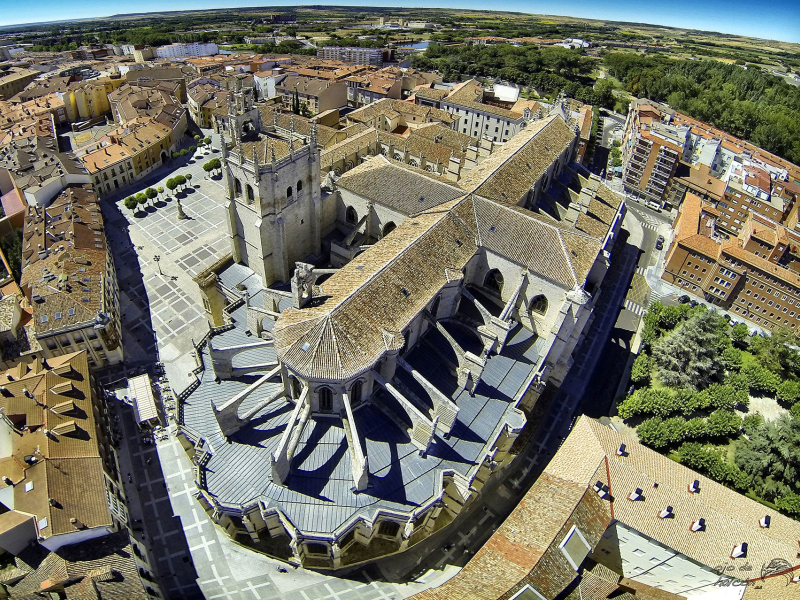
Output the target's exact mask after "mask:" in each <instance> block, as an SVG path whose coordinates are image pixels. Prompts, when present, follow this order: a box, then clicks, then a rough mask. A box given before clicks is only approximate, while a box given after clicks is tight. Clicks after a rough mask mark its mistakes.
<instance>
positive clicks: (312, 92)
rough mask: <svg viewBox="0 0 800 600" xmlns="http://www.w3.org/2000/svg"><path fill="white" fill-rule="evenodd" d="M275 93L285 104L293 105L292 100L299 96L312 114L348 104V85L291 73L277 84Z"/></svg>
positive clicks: (301, 102)
mask: <svg viewBox="0 0 800 600" xmlns="http://www.w3.org/2000/svg"><path fill="white" fill-rule="evenodd" d="M275 93H276V94H277V95H278V96H280V97H281V99H282V101H283V104H284V105H285V106H292V100H293V99H294V98H295V97H296V98H298V99H299V100H300V104H301V106H302V105H303V104H305V105H306V106H307V107H308V110H309V111H310V112H311V114H318V113H321V112H325V111H326V110H331V109H334V108H341V107H343V106H347V86H346V85H345V84H344V83H339V82H333V81H325V80H321V79H309V78H308V77H299V76H296V75H289V76H287V77H286V78H284V80H283V81H281V82H280V83H278V84H277V85H276V86H275Z"/></svg>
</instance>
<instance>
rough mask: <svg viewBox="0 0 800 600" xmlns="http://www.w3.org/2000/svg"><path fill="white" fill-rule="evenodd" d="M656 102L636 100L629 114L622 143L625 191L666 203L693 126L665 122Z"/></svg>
mask: <svg viewBox="0 0 800 600" xmlns="http://www.w3.org/2000/svg"><path fill="white" fill-rule="evenodd" d="M663 116H664V115H663V113H662V112H661V111H660V110H659V109H658V108H656V107H655V106H653V105H652V104H646V103H641V104H636V103H634V106H633V107H632V108H631V111H630V113H629V114H628V120H627V123H626V125H625V135H624V138H623V143H622V157H623V166H624V169H623V175H622V182H623V185H624V187H625V192H626V193H628V194H629V195H630V196H632V197H633V198H634V199H636V200H639V201H641V202H652V203H655V204H658V205H659V206H662V205H663V204H664V201H665V199H666V193H667V189H668V188H669V184H670V180H671V178H672V176H673V175H674V174H675V171H676V170H677V168H678V165H679V162H680V160H682V159H683V158H685V157H687V150H688V149H689V148H690V144H689V142H690V138H689V128H688V127H685V126H684V127H679V126H674V125H671V124H670V123H669V122H662V117H663Z"/></svg>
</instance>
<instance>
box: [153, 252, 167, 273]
mask: <svg viewBox="0 0 800 600" xmlns="http://www.w3.org/2000/svg"><path fill="white" fill-rule="evenodd" d="M153 260H154V261H156V265H157V266H158V274H159V275H163V274H164V273H162V272H161V257H160V256H159V255H158V254H156V255H155V256H154V257H153Z"/></svg>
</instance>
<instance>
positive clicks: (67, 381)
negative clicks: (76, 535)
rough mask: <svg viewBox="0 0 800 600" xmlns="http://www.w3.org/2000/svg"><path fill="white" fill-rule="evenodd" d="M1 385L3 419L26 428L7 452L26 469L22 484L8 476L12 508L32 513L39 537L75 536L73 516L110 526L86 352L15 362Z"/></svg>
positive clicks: (89, 524)
mask: <svg viewBox="0 0 800 600" xmlns="http://www.w3.org/2000/svg"><path fill="white" fill-rule="evenodd" d="M0 380H2V384H3V387H4V389H5V392H4V394H3V395H2V396H0V406H2V408H3V412H4V414H5V415H7V416H8V417H9V418H10V419H11V421H12V422H14V423H17V424H19V427H20V428H21V427H22V426H23V425H24V426H26V427H27V429H26V430H22V431H21V433H20V435H19V436H15V437H14V439H13V445H12V449H11V456H13V457H14V460H15V461H17V462H18V464H20V465H24V467H23V470H22V472H21V473H20V475H19V476H20V479H18V480H14V479H13V477H12V482H13V483H12V485H13V488H14V489H13V498H14V503H13V509H14V510H17V511H20V512H23V513H27V514H30V515H35V517H36V519H37V521H38V522H39V535H40V536H42V537H44V538H49V537H52V536H54V535H60V534H64V533H71V532H75V531H77V529H76V525H75V524H73V522H72V521H71V519H73V518H75V519H77V520H78V522H79V523H82V524H83V525H85V526H86V527H90V528H92V527H100V526H111V525H112V523H113V521H112V519H111V513H110V512H109V507H108V501H107V499H106V482H105V475H104V467H103V460H102V458H101V456H100V449H99V444H100V443H102V442H100V441H99V440H98V437H97V436H98V427H99V424H98V423H97V422H96V420H95V414H96V412H95V400H94V392H93V389H92V382H91V379H90V378H89V368H88V363H87V358H86V353H85V352H79V353H75V354H69V355H65V356H61V357H58V358H50V359H48V361H47V363H43V362H42V361H41V360H39V359H35V360H34V361H32V362H29V363H20V364H19V365H18V366H17V367H14V368H13V369H10V370H8V371H6V372H5V373H0ZM26 390H27V394H26ZM45 430H47V431H48V433H45ZM26 456H33V457H34V459H35V460H34V462H33V463H28V462H26V461H25V460H24V457H26ZM0 487H8V486H7V484H6V483H0ZM29 488H30V489H29ZM50 499H53V502H52V503H51V502H50Z"/></svg>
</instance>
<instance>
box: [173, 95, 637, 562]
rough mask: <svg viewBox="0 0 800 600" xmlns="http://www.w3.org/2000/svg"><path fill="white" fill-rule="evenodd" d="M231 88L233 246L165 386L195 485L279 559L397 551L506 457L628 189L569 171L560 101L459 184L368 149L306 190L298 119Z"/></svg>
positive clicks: (212, 278)
mask: <svg viewBox="0 0 800 600" xmlns="http://www.w3.org/2000/svg"><path fill="white" fill-rule="evenodd" d="M231 96H232V97H231V102H230V105H229V107H228V114H227V116H225V117H224V118H220V120H219V122H218V125H219V127H220V131H222V132H223V135H224V137H223V142H222V146H223V147H222V152H223V172H224V178H225V183H226V186H227V193H228V198H229V202H228V215H229V224H228V226H229V231H230V236H231V252H230V254H229V255H227V256H225V257H222V258H221V259H220V260H218V261H217V263H215V264H214V265H212V266H211V267H209V268H208V269H206V270H205V271H203V272H201V273H199V274H198V275H197V277H196V278H195V281H196V282H197V284H198V285H199V287H200V290H201V293H202V294H203V297H204V305H205V307H206V310H207V313H208V319H209V323H210V331H209V334H208V335H207V336H206V337H205V338H204V339H203V340H202V341H201V342H200V343H199V344H198V345H197V346H196V359H197V368H196V369H195V370H194V372H193V373H194V374H195V376H196V381H194V382H193V383H192V385H191V386H189V388H187V389H186V390H184V392H182V393H181V394H180V395H179V401H180V434H179V436H180V439H181V440H182V444H183V446H184V448H185V449H186V451H187V453H188V454H189V455H190V456H191V457H192V460H193V462H194V463H195V465H196V468H197V473H196V481H197V488H198V489H197V494H196V496H197V498H198V500H199V502H200V504H201V505H202V506H203V507H204V509H205V510H206V511H207V512H208V513H209V515H211V516H212V518H213V519H214V521H215V522H216V523H218V524H219V526H220V527H222V528H224V529H225V531H226V532H227V533H228V534H229V535H230V536H231V537H233V538H235V539H237V540H238V541H240V542H241V543H242V544H245V545H248V546H250V547H252V548H254V549H256V550H258V551H261V552H266V553H267V554H270V555H272V556H275V557H278V558H281V559H284V560H287V561H289V562H291V563H293V564H297V565H303V566H305V567H308V568H316V569H324V570H337V571H338V570H344V569H348V568H352V567H355V566H358V565H362V564H365V563H367V562H370V561H373V560H377V559H379V558H383V557H385V556H388V555H391V554H395V553H399V552H403V551H405V550H406V549H408V548H411V547H413V546H414V545H416V544H418V543H419V542H421V541H422V540H424V539H426V538H427V537H429V536H430V535H432V534H434V533H436V532H438V531H440V530H442V529H443V528H446V527H448V525H449V524H450V523H451V522H452V521H453V520H454V519H455V518H456V517H457V516H458V515H459V514H460V513H462V512H463V511H464V510H466V509H467V508H468V507H469V506H470V505H471V503H472V502H473V501H474V500H475V499H476V498H477V497H478V496H479V495H480V494H481V493H482V489H483V488H484V486H485V485H486V484H487V483H489V482H490V481H492V480H493V479H495V478H496V477H497V475H498V473H502V472H503V471H504V469H506V468H507V466H508V464H509V463H510V462H511V460H512V459H513V457H514V455H515V449H514V442H515V440H516V439H517V438H518V437H519V436H520V434H521V433H522V432H523V431H524V429H525V427H526V422H527V416H528V415H529V414H530V413H531V411H532V410H533V409H534V407H535V406H536V403H537V402H538V400H539V397H540V395H541V394H542V393H543V391H544V390H545V389H546V388H547V387H548V386H557V385H559V384H560V383H561V382H562V381H563V379H564V376H565V375H566V373H567V372H568V370H569V368H570V366H571V365H572V362H573V355H574V353H575V350H576V348H577V347H578V346H579V345H580V343H581V341H582V340H583V338H584V336H585V332H586V330H587V327H588V326H589V325H590V324H591V321H592V317H593V308H594V305H595V302H596V298H597V296H598V295H599V294H600V293H601V292H602V286H603V282H604V279H605V275H606V272H607V270H608V267H609V264H610V261H611V260H612V249H613V246H614V242H615V240H616V237H617V234H618V232H619V229H620V226H621V221H622V218H623V217H624V214H625V203H624V199H623V198H622V197H621V196H619V195H618V194H616V193H615V192H613V191H612V190H610V189H609V188H607V187H605V186H604V185H603V184H602V182H601V181H600V180H599V178H597V177H596V176H594V175H591V174H589V173H588V172H587V171H586V170H585V169H583V167H581V166H580V165H577V164H576V163H575V162H574V157H575V153H576V151H577V147H578V137H577V135H576V132H575V130H574V127H572V126H570V124H569V123H568V122H567V120H566V119H565V118H564V116H563V115H562V114H550V115H547V116H543V117H541V118H538V119H534V120H531V121H529V122H527V123H526V126H525V128H524V129H523V130H522V131H521V132H520V133H518V134H517V135H515V136H514V137H512V138H511V139H510V140H509V141H508V142H506V143H505V144H503V145H502V146H500V147H499V148H498V149H497V150H496V151H493V152H492V153H491V155H490V156H488V157H486V158H485V159H484V160H483V161H482V162H480V163H479V164H477V165H476V166H475V167H474V168H473V169H472V170H471V171H469V174H468V175H467V176H466V177H463V178H461V179H459V180H458V181H453V180H452V179H450V178H448V177H446V176H442V175H441V174H438V173H435V172H431V171H429V170H424V169H422V168H418V167H415V166H413V165H410V164H407V163H405V162H403V161H399V160H393V159H392V158H391V157H390V156H384V155H377V156H363V157H361V159H360V160H361V164H358V165H354V166H353V168H351V169H350V170H349V171H347V172H346V173H344V174H343V175H341V177H336V176H335V175H334V174H332V173H331V174H329V175H328V177H326V179H325V181H324V182H321V181H320V156H319V149H318V147H317V140H316V129H315V128H314V126H313V124H312V126H311V128H310V130H308V133H307V134H306V135H299V134H298V133H297V132H296V131H295V129H294V126H293V122H292V121H291V120H290V121H289V124H288V128H287V127H285V126H284V127H281V126H279V125H278V123H277V122H276V121H273V123H265V122H262V119H261V117H260V114H261V113H259V111H258V110H257V109H256V108H255V107H254V105H253V100H252V97H251V96H250V95H249V92H247V91H246V90H244V91H239V92H237V93H235V94H232V95H231ZM273 114H274V113H273ZM456 123H457V122H456Z"/></svg>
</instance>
